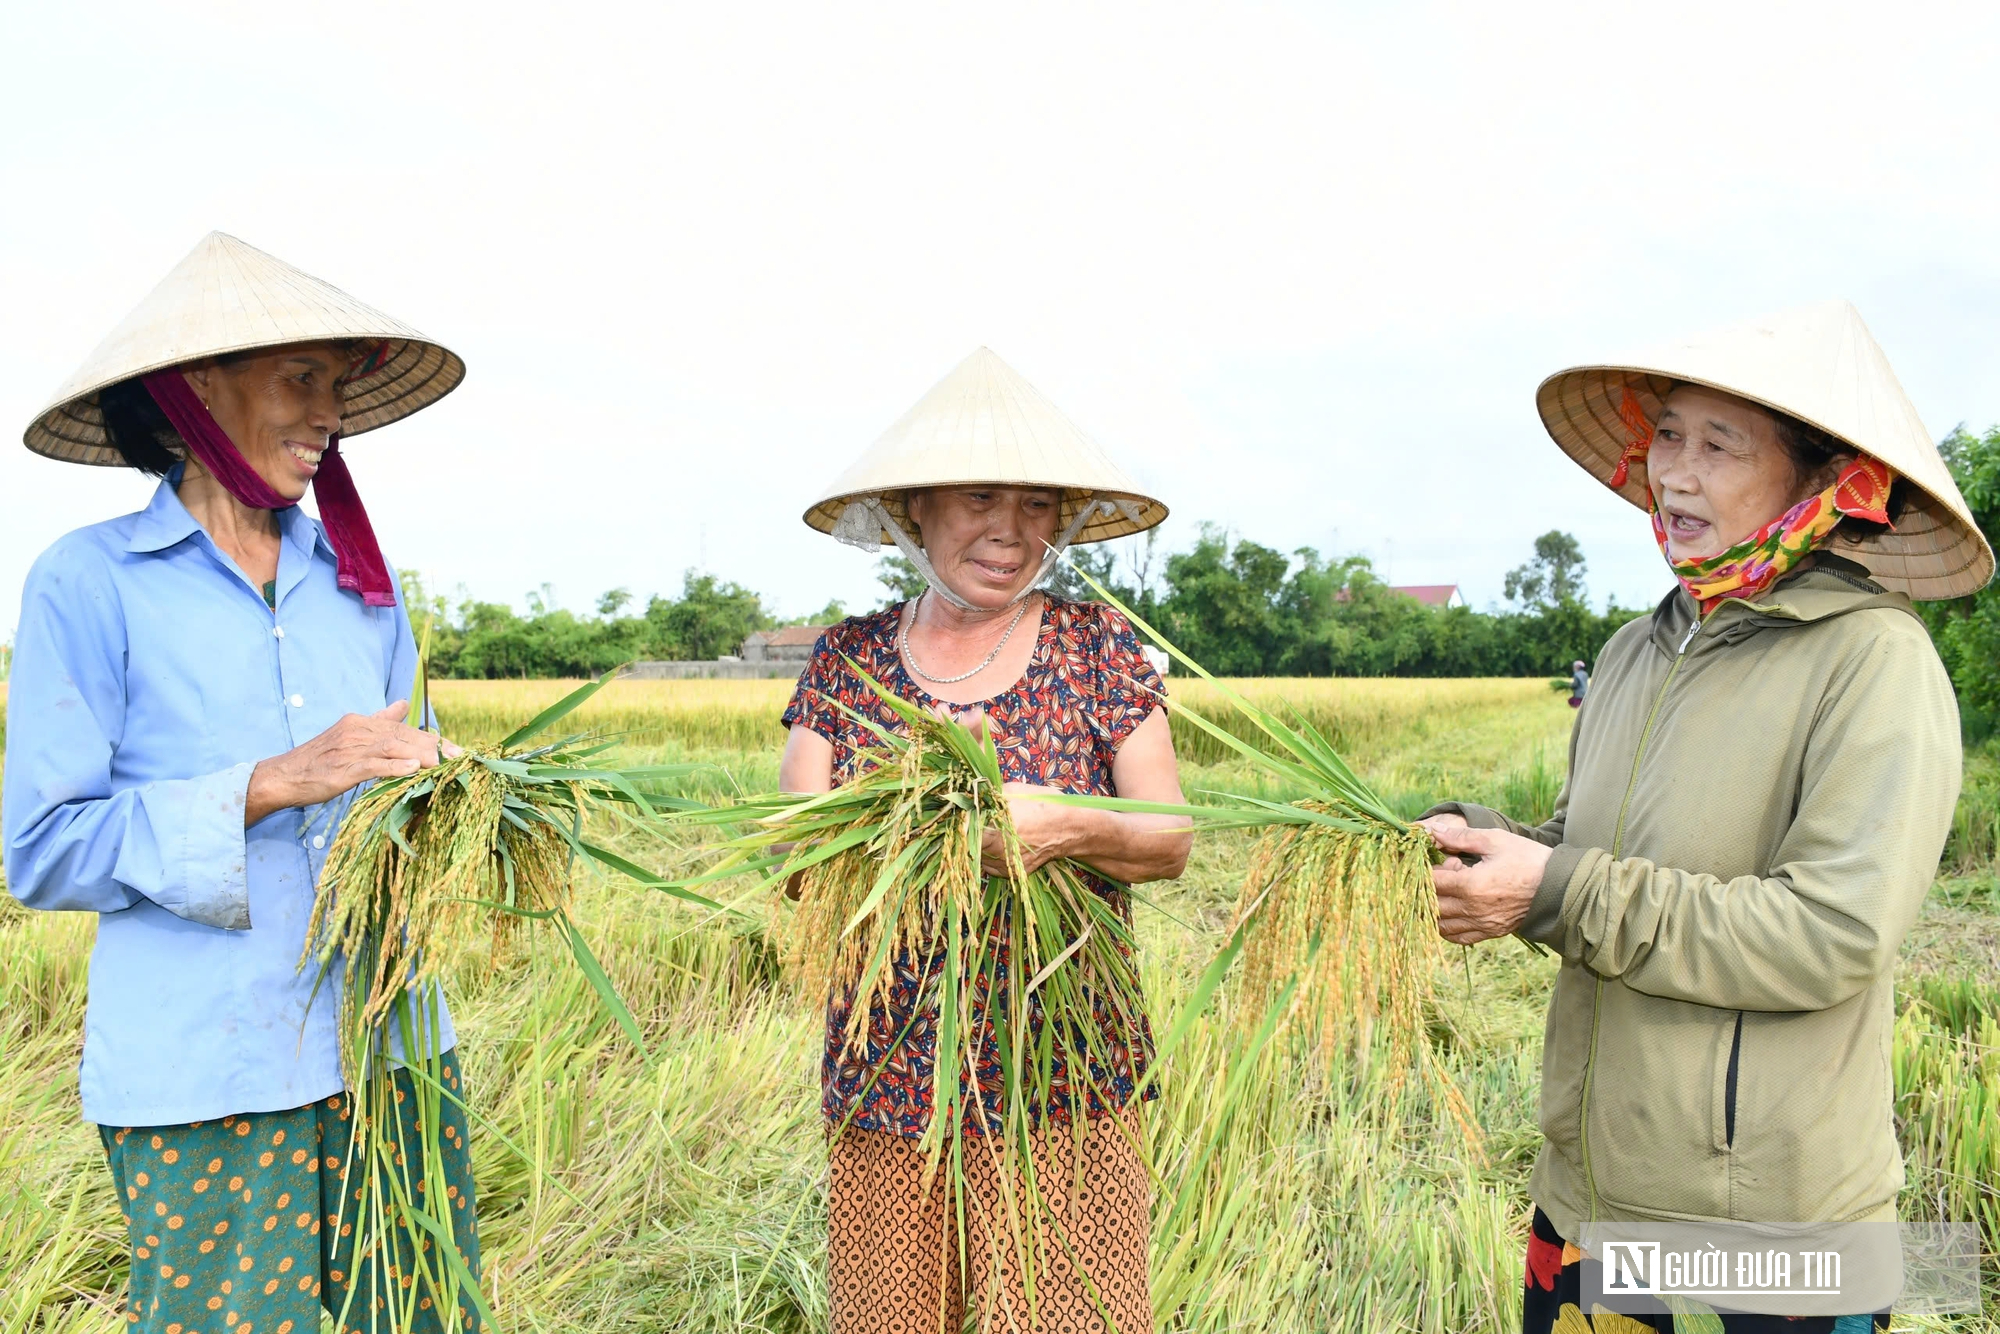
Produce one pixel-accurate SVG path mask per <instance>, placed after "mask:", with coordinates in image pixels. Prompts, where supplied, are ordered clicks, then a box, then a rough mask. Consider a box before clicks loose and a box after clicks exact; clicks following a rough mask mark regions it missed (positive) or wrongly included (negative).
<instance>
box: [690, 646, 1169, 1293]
mask: <svg viewBox="0 0 2000 1334" xmlns="http://www.w3.org/2000/svg"><path fill="white" fill-rule="evenodd" d="M859 670H860V669H859V668H858V667H857V668H856V671H857V672H859ZM863 679H864V680H867V679H868V678H867V677H866V676H865V674H864V675H863ZM869 684H870V685H871V686H872V687H873V688H874V689H875V691H876V692H877V694H878V695H880V697H881V698H882V699H883V701H884V702H885V703H886V704H887V706H888V707H889V708H890V709H891V710H892V711H893V712H894V713H895V715H896V716H897V718H898V719H900V721H901V723H902V724H903V726H902V728H901V729H900V730H897V731H890V730H888V729H886V728H882V727H878V726H876V725H875V724H873V723H872V722H866V720H863V721H864V722H865V723H866V725H867V726H868V727H869V728H870V730H871V731H872V732H873V733H874V735H875V737H876V739H877V741H878V742H879V747H878V749H876V751H875V752H874V753H873V754H872V755H870V756H868V757H866V758H865V759H864V760H863V762H862V763H861V765H860V766H858V769H857V773H856V776H855V777H854V778H852V779H851V780H850V781H849V782H847V783H846V784H844V785H842V786H840V787H837V788H835V789H834V790H833V791H831V792H826V793H822V794H818V795H811V796H799V795H771V796H761V797H753V798H750V799H747V800H744V801H741V802H738V803H736V804H734V805H731V806H728V807H723V808H719V809H715V810H710V811H703V812H698V813H690V814H687V815H684V816H680V817H677V818H679V819H683V820H689V821H693V822H696V823H702V824H710V825H731V826H740V825H746V824H747V825H748V831H747V832H743V833H740V834H738V835H737V836H736V837H734V838H732V839H731V840H729V841H728V842H727V843H725V844H724V848H725V856H724V857H723V858H722V860H721V861H719V862H718V863H717V864H716V865H715V866H714V867H712V868H711V869H710V870H709V871H707V872H706V873H705V874H703V875H701V876H698V877H695V878H694V879H691V880H687V881H683V882H681V885H682V887H683V888H688V889H691V888H693V887H694V886H697V885H701V884H705V883H707V882H710V881H714V880H717V879H720V878H723V877H726V876H732V875H740V874H744V873H761V875H762V877H763V878H762V880H761V881H760V883H759V884H758V885H757V886H756V888H755V889H753V890H752V891H751V892H752V893H753V894H755V893H759V892H768V891H771V890H776V889H779V888H780V887H784V886H787V885H788V884H789V885H792V887H793V892H794V893H796V895H797V905H796V908H795V909H793V910H791V911H789V912H781V914H780V919H781V920H780V925H779V928H778V931H779V934H780V937H781V939H782V942H783V948H784V953H785V957H786V960H787V962H788V963H789V964H790V965H791V967H792V968H793V969H795V970H796V975H797V976H798V978H799V980H800V983H801V990H802V993H803V994H804V995H805V996H807V997H808V998H810V999H812V1000H813V1001H815V1002H817V1001H822V1000H823V999H824V998H826V997H828V996H832V997H835V998H838V999H839V1000H840V1001H842V1002H844V1003H845V1004H846V1006H847V1011H846V1023H845V1029H844V1040H845V1043H846V1050H847V1051H848V1052H849V1053H851V1054H853V1055H854V1056H855V1057H856V1058H857V1059H865V1058H866V1057H867V1056H868V1053H867V1038H868V1025H869V1012H870V1009H871V1007H873V1006H875V1005H878V1004H880V1003H882V1002H884V1001H886V1000H888V998H889V995H890V991H891V988H892V987H893V986H894V985H895V984H896V981H897V976H898V974H899V972H900V973H901V974H903V975H904V976H908V975H910V974H911V973H914V974H915V975H916V976H919V977H921V978H924V979H925V981H924V983H923V987H922V990H921V992H920V995H919V998H918V1001H917V1004H916V1006H915V1007H914V1011H913V1014H912V1017H911V1021H910V1022H911V1024H915V1023H917V1022H921V1021H928V1022H929V1023H931V1024H932V1031H933V1032H934V1033H935V1040H936V1048H935V1051H936V1066H935V1069H936V1079H935V1086H934V1098H935V1101H934V1104H933V1111H932V1116H931V1120H930V1124H929V1125H928V1127H927V1128H926V1129H925V1131H924V1135H923V1137H922V1139H921V1141H920V1145H921V1147H922V1149H923V1150H924V1152H925V1154H926V1162H927V1166H926V1173H925V1188H926V1189H928V1188H929V1186H930V1183H931V1181H932V1180H933V1179H934V1178H935V1174H936V1173H937V1172H938V1171H940V1170H941V1169H942V1170H943V1171H945V1172H946V1173H947V1177H946V1180H947V1185H948V1189H949V1192H950V1202H949V1206H948V1207H949V1208H950V1211H951V1214H952V1216H953V1217H954V1218H956V1219H957V1220H958V1236H957V1237H956V1239H955V1240H956V1244H957V1245H958V1246H959V1247H960V1248H961V1251H962V1250H963V1248H965V1247H968V1246H974V1245H976V1246H980V1247H982V1248H992V1249H993V1250H994V1252H995V1253H996V1254H1005V1255H1008V1256H1009V1257H1010V1259H1011V1263H1012V1265H1014V1266H1017V1267H1018V1272H1019V1273H1020V1274H1022V1275H1023V1287H1024V1290H1025V1295H1026V1297H1027V1299H1028V1301H1029V1303H1030V1305H1031V1306H1032V1304H1033V1302H1034V1300H1035V1295H1034V1294H1035V1287H1036V1283H1037V1276H1038V1275H1040V1274H1042V1273H1044V1272H1045V1268H1044V1266H1045V1265H1046V1264H1047V1263H1048V1261H1049V1259H1050V1258H1051V1256H1052V1255H1053V1254H1055V1253H1056V1252H1057V1251H1059V1250H1061V1249H1066V1247H1067V1242H1066V1239H1065V1237H1064V1236H1063V1228H1062V1226H1061V1223H1060V1221H1059V1219H1058V1218H1057V1217H1056V1215H1055V1214H1054V1213H1053V1212H1052V1211H1051V1210H1050V1209H1048V1208H1047V1207H1046V1206H1047V1205H1048V1203H1049V1202H1050V1201H1052V1200H1055V1199H1058V1198H1061V1196H1060V1195H1059V1192H1066V1191H1068V1190H1069V1189H1070V1183H1068V1182H1043V1181H1040V1180H1038V1179H1037V1174H1036V1171H1035V1159H1034V1155H1033V1152H1032V1149H1031V1141H1030V1133H1031V1131H1032V1129H1033V1128H1034V1127H1035V1126H1036V1125H1037V1124H1038V1123H1039V1121H1040V1119H1041V1116H1042V1113H1043V1110H1044V1109H1045V1108H1048V1107H1049V1106H1051V1104H1052V1103H1055V1104H1058V1105H1061V1106H1063V1107H1065V1108H1071V1109H1076V1110H1077V1112H1078V1114H1076V1115H1072V1116H1070V1117H1069V1127H1070V1130H1071V1131H1073V1132H1074V1133H1075V1134H1076V1135H1077V1136H1079V1137H1081V1136H1082V1135H1083V1134H1084V1133H1086V1130H1087V1125H1086V1118H1085V1117H1084V1116H1083V1115H1081V1109H1082V1108H1083V1107H1084V1106H1085V1105H1086V1104H1087V1103H1101V1104H1102V1105H1104V1106H1110V1105H1112V1093H1111V1090H1109V1089H1108V1088H1102V1087H1099V1086H1097V1085H1096V1083H1095V1082H1094V1079H1093V1075H1092V1070H1093V1068H1096V1069H1100V1070H1102V1069H1109V1068H1111V1066H1112V1059H1111V1053H1110V1051H1109V1050H1108V1047H1107V1042H1106V1038H1105V1028H1106V1027H1107V1016H1109V1019H1110V1022H1109V1026H1110V1027H1111V1028H1112V1029H1113V1030H1114V1031H1117V1032H1122V1033H1123V1034H1129V1035H1130V1038H1129V1040H1130V1043H1131V1045H1132V1046H1134V1047H1136V1046H1137V1045H1138V1043H1139V1041H1140V1034H1141V1033H1142V1031H1143V1030H1142V1024H1143V1019H1142V1015H1143V1004H1142V998H1141V994H1140V986H1139V977H1138V971H1137V968H1136V966H1135V964H1134V961H1133V958H1132V944H1133V942H1132V933H1131V928H1130V926H1129V925H1128V924H1127V922H1126V920H1125V918H1124V916H1123V915H1122V914H1121V912H1120V911H1119V909H1118V908H1117V907H1116V906H1115V905H1114V904H1113V903H1111V902H1109V901H1107V900H1106V899H1105V898H1104V897H1102V896H1100V895H1099V894H1098V893H1096V892H1095V891H1094V890H1093V889H1092V888H1091V887H1090V886H1089V885H1088V884H1086V883H1085V882H1084V880H1083V879H1082V875H1081V873H1080V868H1079V867H1077V866H1076V865H1074V864H1072V863H1070V862H1067V861H1062V860H1057V861H1052V862H1049V863H1048V864H1046V865H1044V866H1042V867H1039V868H1037V869H1036V870H1034V871H1028V870H1026V869H1025V866H1024V864H1023V860H1022V856H1021V845H1020V841H1019V839H1018V837H1017V836H1016V834H1015V830H1014V825H1013V821H1012V819H1011V817H1010V816H1009V813H1008V808H1007V800H1006V797H1005V795H1004V794H1003V792H1002V790H1001V789H1002V781H1003V780H1002V777H1001V772H1000V758H999V753H998V751H997V750H996V749H995V746H994V744H993V741H992V739H991V738H990V737H988V736H986V735H984V733H983V731H982V732H978V733H975V732H973V731H970V730H968V729H967V728H965V727H963V726H960V725H959V724H957V723H955V722H952V721H949V720H945V719H941V718H939V717H937V716H935V715H933V714H930V713H927V712H925V711H923V710H921V709H918V708H916V707H915V706H914V705H911V704H909V703H908V702H906V701H904V700H902V699H899V698H897V697H896V696H894V695H892V694H890V693H889V692H888V691H886V690H884V689H883V688H882V687H881V686H880V685H877V684H876V683H875V682H873V681H869ZM856 716H858V715H856ZM989 832H991V833H994V834H997V836H998V842H999V846H1000V849H1001V853H1000V857H999V861H1000V863H1001V865H1002V867H1003V868H1004V871H1005V873H1004V874H1001V875H987V874H985V873H984V872H983V871H982V868H981V860H980V849H981V844H982V842H983V841H984V839H985V837H986V835H987V834H988V833H989ZM1031 1014H1032V1015H1034V1016H1035V1017H1037V1018H1039V1020H1040V1022H1039V1024H1038V1025H1037V1027H1036V1031H1035V1033H1034V1035H1033V1036H1032V1037H1031V1033H1030V1017H1031ZM909 1032H910V1028H909V1026H906V1027H905V1028H904V1030H903V1031H902V1032H901V1033H899V1034H897V1035H896V1037H895V1039H894V1043H893V1046H892V1052H893V1051H894V1050H895V1049H899V1048H900V1047H901V1046H902V1044H903V1043H904V1042H905V1041H906V1040H907V1038H908V1036H909ZM989 1044H990V1047H989ZM989 1050H996V1051H997V1053H998V1057H999V1066H1000V1071H999V1074H998V1077H997V1079H996V1078H995V1077H994V1076H993V1075H992V1073H991V1072H990V1070H989V1071H988V1072H987V1073H986V1074H985V1075H984V1076H982V1065H983V1063H984V1062H985V1060H986V1057H987V1054H988V1052H989ZM888 1059H889V1054H888V1053H878V1054H877V1065H876V1067H875V1068H874V1069H873V1070H871V1071H870V1081H869V1086H871V1087H872V1083H873V1079H874V1078H875V1077H877V1076H879V1073H880V1069H881V1066H882V1065H884V1064H886V1063H887V1061H888ZM860 1105H861V1103H860V1100H859V1099H857V1100H856V1102H855V1104H854V1106H855V1108H856V1109H858V1108H859V1107H860ZM852 1115H853V1112H852V1111H850V1113H849V1118H850V1119H851V1118H852ZM968 1122H970V1124H968ZM845 1126H846V1122H842V1123H841V1125H840V1126H837V1127H836V1128H835V1132H834V1133H836V1134H838V1133H840V1132H841V1131H842V1130H844V1129H845ZM975 1155H976V1156H977V1157H978V1158H979V1159H983V1160H985V1161H984V1164H983V1165H985V1166H988V1167H991V1168H994V1169H997V1170H995V1171H993V1172H991V1173H990V1176H991V1178H992V1179H994V1180H997V1181H998V1182H999V1184H1000V1189H999V1195H1000V1197H1001V1198H1000V1200H999V1202H998V1206H997V1208H996V1207H991V1206H990V1205H989V1204H988V1202H986V1201H983V1200H981V1199H980V1198H979V1197H978V1195H977V1193H975V1192H973V1191H971V1190H969V1189H968V1186H967V1168H968V1165H969V1164H970V1163H972V1162H974V1161H976V1160H975ZM960 1272H963V1271H962V1270H961V1271H960ZM1085 1281H1086V1282H1088V1281H1089V1277H1088V1276H1087V1275H1086V1276H1085ZM941 1296H942V1294H941Z"/></svg>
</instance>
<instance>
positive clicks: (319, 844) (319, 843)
mask: <svg viewBox="0 0 2000 1334" xmlns="http://www.w3.org/2000/svg"><path fill="white" fill-rule="evenodd" d="M313 846H314V847H316V848H323V847H325V846H326V835H325V834H314V835H313Z"/></svg>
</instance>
